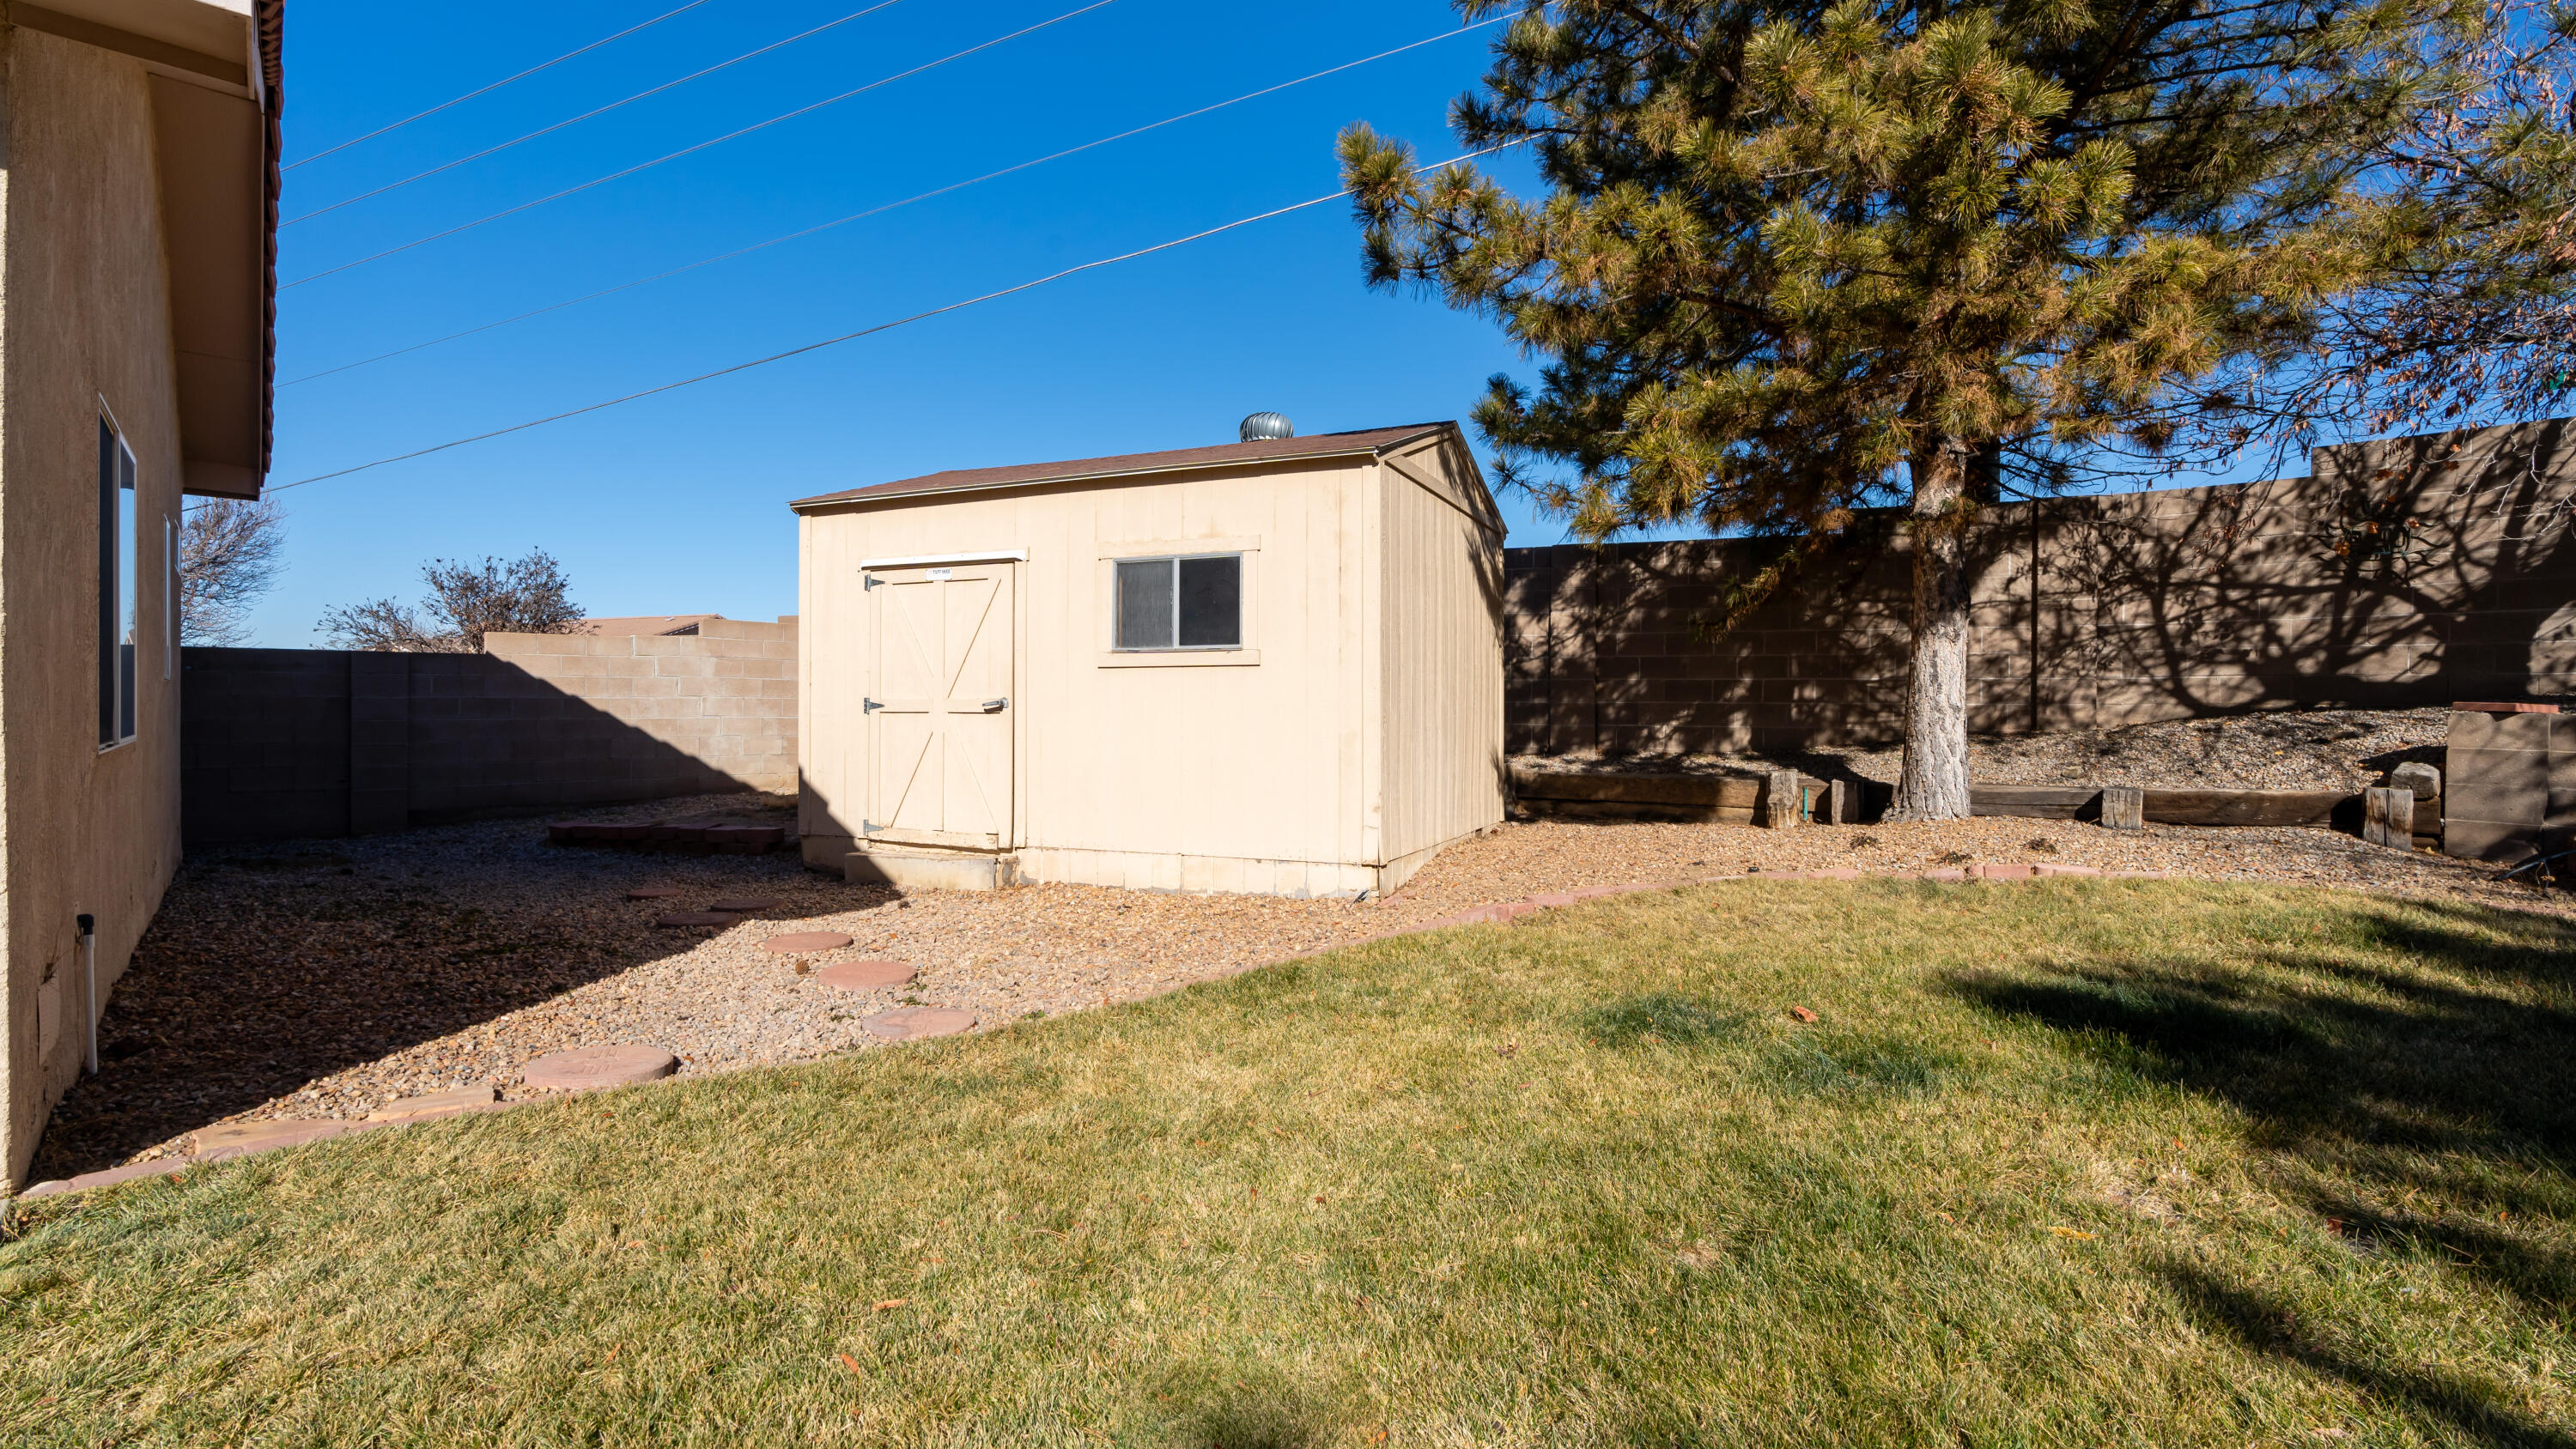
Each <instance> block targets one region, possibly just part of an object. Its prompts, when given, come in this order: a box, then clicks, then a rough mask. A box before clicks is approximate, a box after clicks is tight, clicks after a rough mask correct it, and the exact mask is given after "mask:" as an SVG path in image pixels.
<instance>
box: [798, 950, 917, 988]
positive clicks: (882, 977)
mask: <svg viewBox="0 0 2576 1449" xmlns="http://www.w3.org/2000/svg"><path fill="white" fill-rule="evenodd" d="M843 939H844V940H846V939H848V938H847V937H844V938H843ZM912 975H913V972H912V963H911V962H909V961H836V962H833V963H832V964H831V965H829V966H818V967H816V968H815V970H814V979H815V980H817V981H820V982H822V983H823V984H824V985H826V986H837V987H840V988H841V989H842V990H843V991H891V990H893V989H894V988H895V987H898V986H908V985H910V984H911V983H912Z"/></svg>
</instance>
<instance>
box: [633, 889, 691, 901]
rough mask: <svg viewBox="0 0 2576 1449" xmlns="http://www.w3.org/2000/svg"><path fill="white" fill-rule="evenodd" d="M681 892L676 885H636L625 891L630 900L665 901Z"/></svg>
mask: <svg viewBox="0 0 2576 1449" xmlns="http://www.w3.org/2000/svg"><path fill="white" fill-rule="evenodd" d="M679 894H682V892H681V890H680V888H679V887H678V886H637V887H636V888H635V889H633V890H631V891H628V892H627V893H626V898H627V899H628V900H630V901H666V900H669V899H670V898H671V897H673V896H676V895H679Z"/></svg>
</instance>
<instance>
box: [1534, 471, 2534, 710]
mask: <svg viewBox="0 0 2576 1449" xmlns="http://www.w3.org/2000/svg"><path fill="white" fill-rule="evenodd" d="M2311 466H2312V468H2313V469H2314V476H2312V477H2307V478H2284V479H2275V480H2272V481H2269V482H2264V483H2249V484H2241V485H2231V486H2225V487H2217V488H2175V489H2163V490H2157V491H2153V492H2146V493H2127V494H2113V495H2106V496H2101V497H2087V498H2062V499H2052V500H2048V501H2044V502H2039V503H2008V504H1997V505H1992V506H1989V507H1986V508H1985V509H1983V510H1981V512H1980V514H1979V516H1978V518H1977V520H1976V522H1975V524H1974V525H1973V527H1972V530H1971V532H1970V535H1969V542H1970V558H1971V562H1970V570H1971V573H1970V577H1971V579H1972V583H1973V588H1972V593H1971V598H1972V601H1973V602H1972V607H1971V616H1970V622H1971V626H1972V634H1971V645H1970V668H1969V709H1970V727H1971V728H1973V729H1976V730H1979V731H1986V732H1994V733H2023V732H2030V731H2039V730H2048V729H2064V728H2100V727H2106V726H2116V725H2124V724H2140V723H2149V722H2153V721H2159V720H2178V719H2194V718H2202V717H2206V716H2211V715H2223V714H2232V713H2238V712H2243V711H2248V710H2259V709H2279V708H2301V707H2307V708H2317V707H2335V706H2347V707H2373V708H2403V707H2414V706H2420V705H2441V704H2448V703H2450V702H2451V701H2453V700H2461V699H2477V700H2512V699H2522V698H2528V697H2532V696H2539V697H2543V698H2546V697H2551V696H2558V695H2566V694H2576V531H2572V530H2571V527H2570V523H2571V518H2576V422H2571V421H2570V420H2558V421H2552V422H2546V423H2534V424H2528V425H2522V426H2516V427H2500V428H2486V429H2475V430H2468V431H2462V432H2456V433H2446V434H2437V435H2432V436H2427V437H2417V438H2399V439H2395V440H2391V441H2387V442H2377V443H2359V444H2352V445H2348V446H2341V447H2333V448H2321V449H2318V450H2317V452H2316V453H2315V454H2314V456H2313V458H2312V459H2311ZM1849 543H1850V545H1851V546H1848V547H1843V548H1840V549H1829V550H1827V551H1826V552H1825V553H1824V554H1823V555H1822V556H1820V557H1818V558H1816V559H1814V560H1812V561H1810V562H1808V563H1806V564H1803V565H1801V566H1799V567H1798V568H1797V569H1796V570H1795V571H1794V572H1793V573H1792V575H1791V576H1790V578H1789V580H1788V582H1787V583H1786V584H1785V585H1784V586H1783V587H1782V588H1781V589H1780V590H1779V591H1778V592H1777V593H1775V594H1773V595H1772V596H1771V597H1770V598H1769V599H1767V600H1766V601H1764V602H1763V603H1761V605H1760V606H1759V607H1756V608H1754V609H1752V610H1751V612H1750V613H1749V614H1748V615H1747V616H1746V617H1744V618H1742V619H1740V620H1738V621H1737V622H1736V623H1735V625H1734V627H1733V628H1731V629H1730V628H1720V627H1718V626H1719V625H1720V624H1721V622H1722V621H1723V619H1724V616H1725V614H1726V611H1727V604H1728V601H1729V600H1730V598H1732V597H1735V593H1736V591H1737V590H1739V589H1740V588H1741V587H1742V586H1743V585H1744V584H1745V583H1746V582H1747V581H1749V580H1750V579H1751V578H1752V577H1753V576H1754V575H1755V574H1756V573H1757V572H1758V571H1759V570H1760V569H1762V568H1763V567H1764V566H1765V565H1766V564H1768V563H1770V562H1772V561H1773V560H1774V559H1775V558H1776V557H1778V555H1779V553H1780V550H1779V548H1778V546H1777V545H1773V544H1768V543H1765V542H1763V541H1761V540H1755V539H1714V540H1708V539H1702V540H1688V541H1679V542H1666V543H1637V544H1613V545H1608V546H1604V547H1597V548H1596V547H1587V546H1581V545H1562V546H1557V547H1550V548H1518V549H1507V550H1505V551H1504V573H1505V577H1504V588H1505V628H1506V639H1505V646H1506V651H1507V659H1508V668H1507V673H1506V686H1505V689H1506V694H1505V706H1504V709H1505V732H1506V741H1507V744H1508V746H1509V748H1510V749H1511V750H1512V751H1514V752H1516V753H1517V752H1525V751H1539V752H1548V753H1557V752H1572V751H1592V750H1599V751H1603V752H1608V753H1664V752H1676V753H1678V752H1688V753H1723V752H1727V751H1733V750H1742V749H1748V748H1749V749H1767V750H1795V749H1799V748H1803V747H1806V746H1810V745H1828V744H1878V743H1887V742H1892V741H1894V740H1895V739H1896V738H1898V736H1899V734H1900V730H1901V724H1902V709H1903V700H1904V689H1905V681H1906V652H1907V644H1908V635H1909V624H1908V610H1909V599H1910V589H1911V570H1912V561H1911V557H1910V555H1909V553H1908V551H1907V548H1906V544H1905V540H1904V537H1903V530H1902V520H1901V519H1900V518H1898V517H1897V516H1896V515H1895V514H1894V513H1893V512H1892V511H1877V512H1873V513H1871V514H1867V515H1864V516H1862V517H1861V518H1860V519H1859V521H1858V522H1857V523H1856V524H1855V526H1854V528H1853V530H1852V534H1851V536H1850V539H1849Z"/></svg>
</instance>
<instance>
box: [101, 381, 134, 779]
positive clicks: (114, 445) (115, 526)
mask: <svg viewBox="0 0 2576 1449" xmlns="http://www.w3.org/2000/svg"><path fill="white" fill-rule="evenodd" d="M134 526H135V523H134V453H133V450H132V449H130V448H128V447H126V446H125V439H123V438H121V437H119V436H117V432H116V424H115V423H113V422H111V421H109V420H108V419H107V418H106V417H105V416H104V415H102V416H101V417H100V418H99V420H98V747H99V748H100V749H102V750H104V749H111V748H113V747H115V746H117V745H121V744H124V743H125V742H127V741H128V740H131V739H133V738H134V713H135V711H134V648H135V644H136V642H137V640H136V637H135V636H136V633H137V632H138V630H139V627H140V625H141V623H142V619H141V617H140V615H139V614H138V613H137V611H136V609H135V592H134V586H135V577H134V573H135V569H134Z"/></svg>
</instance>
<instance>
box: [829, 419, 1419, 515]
mask: <svg viewBox="0 0 2576 1449" xmlns="http://www.w3.org/2000/svg"><path fill="white" fill-rule="evenodd" d="M1457 428H1458V425H1457V424H1456V423H1409V424H1407V425H1405V426H1403V427H1400V428H1363V429H1361V430H1359V431H1357V432H1349V433H1316V434H1314V435H1313V436H1311V437H1304V438H1264V439H1262V440H1260V441H1259V442H1252V443H1226V444H1223V445H1221V446H1218V447H1213V448H1171V449H1167V450H1165V451H1163V452H1160V453H1121V454H1119V455H1117V456H1115V457H1109V458H1073V459H1068V460H1066V461H1064V462H1061V463H1017V464H1013V465H1011V466H1010V467H1006V468H952V469H950V470H949V471H947V472H945V473H925V474H923V475H922V476H920V477H918V478H898V479H896V480H895V481H894V482H891V483H873V484H870V485H869V486H867V487H865V488H847V489H843V490H842V491H840V492H838V493H821V494H817V495H815V496H814V497H812V498H799V499H797V500H796V501H795V502H793V503H790V504H789V505H787V506H788V507H790V508H809V507H813V506H816V505H819V504H825V503H868V502H874V501H875V500H877V499H880V498H908V497H915V496H919V495H924V494H933V493H973V492H980V491H982V490H985V489H991V488H1022V487H1027V486H1029V485H1032V484H1037V483H1073V482H1080V481H1082V480H1084V479H1089V478H1124V477H1130V476H1133V475H1136V474H1141V473H1178V472H1185V471H1189V470H1192V469H1197V468H1222V467H1227V466H1230V465H1235V464H1242V463H1266V462H1270V461H1273V460H1278V459H1291V458H1333V457H1345V456H1350V455H1354V454H1368V455H1375V454H1379V453H1383V452H1386V451H1388V450H1389V449H1392V448H1396V447H1400V446H1402V445H1403V444H1406V443H1411V442H1417V441H1419V440H1421V439H1423V438H1427V437H1431V436H1433V435H1434V434H1437V433H1441V432H1444V431H1445V432H1452V433H1454V432H1456V431H1457Z"/></svg>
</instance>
